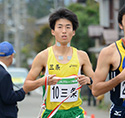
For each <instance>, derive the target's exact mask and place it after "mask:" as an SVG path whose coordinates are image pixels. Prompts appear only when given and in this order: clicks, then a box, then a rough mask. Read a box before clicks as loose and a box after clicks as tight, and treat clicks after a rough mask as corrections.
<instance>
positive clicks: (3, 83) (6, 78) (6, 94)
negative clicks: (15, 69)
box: [0, 41, 25, 118]
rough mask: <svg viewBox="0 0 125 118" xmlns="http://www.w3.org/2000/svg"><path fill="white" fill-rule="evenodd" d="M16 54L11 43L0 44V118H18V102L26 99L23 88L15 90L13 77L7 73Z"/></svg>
mask: <svg viewBox="0 0 125 118" xmlns="http://www.w3.org/2000/svg"><path fill="white" fill-rule="evenodd" d="M14 53H15V50H14V49H13V46H12V45H11V44H10V43H9V42H6V41H4V42H2V43H0V118H17V112H18V108H17V102H18V101H21V100H23V99H24V97H25V91H24V90H23V88H21V89H20V90H18V91H14V90H13V83H12V80H11V75H10V74H9V73H8V71H7V67H8V66H10V65H11V64H12V62H13V56H14Z"/></svg>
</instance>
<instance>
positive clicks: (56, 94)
mask: <svg viewBox="0 0 125 118" xmlns="http://www.w3.org/2000/svg"><path fill="white" fill-rule="evenodd" d="M52 94H53V99H58V98H59V87H58V86H53V87H52Z"/></svg>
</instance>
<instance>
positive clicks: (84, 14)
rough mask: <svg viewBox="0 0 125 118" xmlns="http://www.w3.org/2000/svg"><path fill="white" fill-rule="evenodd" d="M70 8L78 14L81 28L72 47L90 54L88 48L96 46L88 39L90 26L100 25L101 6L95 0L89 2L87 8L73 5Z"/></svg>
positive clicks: (73, 40)
mask: <svg viewBox="0 0 125 118" xmlns="http://www.w3.org/2000/svg"><path fill="white" fill-rule="evenodd" d="M68 8H69V9H70V10H71V11H73V12H74V13H76V15H77V16H78V20H79V28H78V29H77V31H76V35H75V36H74V37H73V39H72V44H71V45H73V46H75V47H77V48H78V49H81V50H84V51H87V52H88V48H89V47H91V46H94V42H93V41H92V40H91V39H90V38H89V37H88V26H89V25H94V24H95V25H96V24H99V5H98V3H97V2H95V1H94V0H87V3H86V6H83V5H82V4H71V5H70V6H69V7H68Z"/></svg>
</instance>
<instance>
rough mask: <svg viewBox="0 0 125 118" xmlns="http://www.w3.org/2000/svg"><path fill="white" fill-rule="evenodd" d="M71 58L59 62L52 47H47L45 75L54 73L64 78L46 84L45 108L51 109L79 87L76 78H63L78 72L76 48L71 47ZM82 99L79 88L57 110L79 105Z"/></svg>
mask: <svg viewBox="0 0 125 118" xmlns="http://www.w3.org/2000/svg"><path fill="white" fill-rule="evenodd" d="M72 49H73V54H72V58H71V60H70V61H69V62H68V63H66V64H61V63H59V62H58V61H57V60H56V58H55V55H54V53H53V49H52V47H49V48H48V60H47V67H46V71H45V75H48V74H49V75H52V74H56V76H57V77H62V78H64V79H62V80H60V81H59V82H58V83H57V84H56V85H51V86H48V92H47V98H46V108H47V109H49V110H53V109H54V108H55V107H56V106H57V105H58V104H59V103H60V102H61V101H62V100H64V99H65V98H66V97H67V96H68V95H69V94H70V93H71V92H72V91H73V90H75V89H76V88H77V87H79V84H78V82H77V80H74V79H72V78H65V77H68V76H71V75H78V74H80V64H79V59H78V56H77V49H76V48H73V47H72ZM81 104H82V100H81V98H80V90H79V91H77V92H76V93H75V94H74V95H72V96H71V97H70V98H69V99H68V100H66V101H65V102H64V103H63V104H62V105H61V106H60V108H59V110H67V109H70V108H73V107H76V106H80V105H81Z"/></svg>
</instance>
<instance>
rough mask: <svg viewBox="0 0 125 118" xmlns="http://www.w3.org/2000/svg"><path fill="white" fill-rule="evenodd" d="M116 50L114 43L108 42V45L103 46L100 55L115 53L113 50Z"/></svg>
mask: <svg viewBox="0 0 125 118" xmlns="http://www.w3.org/2000/svg"><path fill="white" fill-rule="evenodd" d="M116 50H117V48H116V45H115V43H112V44H110V45H109V46H106V47H104V48H103V49H102V50H101V52H100V55H103V56H110V57H111V55H113V54H114V53H115V51H116Z"/></svg>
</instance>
